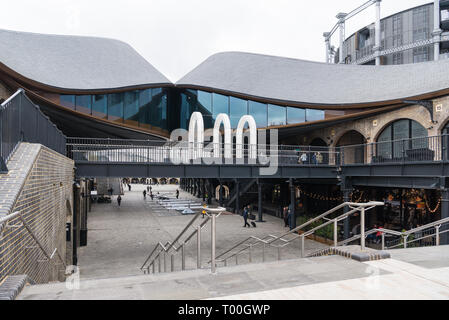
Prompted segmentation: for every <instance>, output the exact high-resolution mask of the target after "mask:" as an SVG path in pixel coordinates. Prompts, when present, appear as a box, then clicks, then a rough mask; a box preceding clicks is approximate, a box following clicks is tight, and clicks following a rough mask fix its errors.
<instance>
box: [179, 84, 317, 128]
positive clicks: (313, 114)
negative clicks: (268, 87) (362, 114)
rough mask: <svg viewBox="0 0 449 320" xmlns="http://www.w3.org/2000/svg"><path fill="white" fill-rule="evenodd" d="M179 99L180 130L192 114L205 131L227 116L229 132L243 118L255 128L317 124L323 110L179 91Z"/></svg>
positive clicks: (215, 94) (185, 90) (187, 123)
mask: <svg viewBox="0 0 449 320" xmlns="http://www.w3.org/2000/svg"><path fill="white" fill-rule="evenodd" d="M180 99H181V100H180V107H179V111H180V118H179V119H180V127H181V128H184V129H188V125H189V120H190V115H191V114H192V112H195V111H199V112H201V113H202V115H203V119H204V127H205V129H208V128H213V126H214V123H215V119H216V116H217V115H218V114H220V113H225V114H227V115H228V116H229V119H230V120H231V127H232V128H233V129H236V128H237V125H238V122H239V121H240V118H241V117H242V116H244V115H251V116H253V117H254V120H255V121H256V124H257V127H258V128H265V127H270V126H283V125H286V124H298V123H303V122H305V121H317V120H323V119H324V117H325V112H324V111H323V110H314V109H307V110H306V109H302V108H296V107H285V106H279V105H274V104H266V103H262V102H256V101H253V100H246V99H241V98H237V97H233V96H226V95H222V94H218V93H209V92H205V91H201V90H190V89H189V90H187V89H184V90H181V92H180ZM175 109H176V108H175ZM173 129H174V128H173Z"/></svg>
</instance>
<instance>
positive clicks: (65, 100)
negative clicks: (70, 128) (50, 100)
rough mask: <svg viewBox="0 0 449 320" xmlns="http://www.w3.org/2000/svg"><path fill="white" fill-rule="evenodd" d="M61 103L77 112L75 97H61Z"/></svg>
mask: <svg viewBox="0 0 449 320" xmlns="http://www.w3.org/2000/svg"><path fill="white" fill-rule="evenodd" d="M59 103H60V104H61V105H63V106H64V107H66V108H69V109H72V110H75V96H74V95H60V96H59Z"/></svg>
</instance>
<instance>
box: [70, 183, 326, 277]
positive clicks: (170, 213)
mask: <svg viewBox="0 0 449 320" xmlns="http://www.w3.org/2000/svg"><path fill="white" fill-rule="evenodd" d="M152 188H153V194H157V192H160V193H161V194H166V195H169V196H171V197H174V195H175V192H176V189H178V186H175V185H158V186H154V185H153V186H152ZM144 189H146V186H144V185H139V184H133V185H132V188H131V191H128V189H127V188H125V194H124V196H122V203H121V206H120V207H119V206H118V205H117V201H116V197H115V196H114V197H113V201H112V203H110V204H105V203H101V204H94V205H93V206H92V211H91V212H90V213H89V216H88V243H87V246H86V247H81V248H80V249H79V259H78V264H79V268H80V272H81V278H82V279H90V278H108V277H118V276H129V275H139V274H142V272H141V270H140V269H139V268H140V266H141V265H142V263H143V262H144V261H145V258H146V256H147V255H148V254H149V253H150V252H151V251H152V250H153V248H154V247H155V245H156V244H157V243H158V242H159V241H160V242H163V243H165V242H166V241H172V240H173V239H174V238H175V237H176V236H177V235H178V234H179V233H180V232H181V231H182V229H183V228H184V227H185V226H186V225H187V223H188V221H190V220H191V219H192V215H182V214H181V213H179V212H177V211H175V210H167V209H165V208H162V207H161V206H159V205H157V204H156V201H155V200H154V201H151V199H150V197H149V196H147V197H146V200H144V198H143V194H142V192H143V190H144ZM180 199H196V200H199V199H197V198H195V197H193V196H192V195H191V194H189V193H187V192H184V191H182V190H180ZM199 220H200V221H199V222H201V218H199ZM264 220H266V222H264V223H257V227H256V228H243V218H242V217H241V216H239V215H234V214H229V213H228V214H222V215H221V216H220V217H219V218H218V220H217V246H216V248H217V249H216V250H217V254H219V253H220V252H222V251H224V250H225V249H227V248H229V247H230V246H231V245H233V244H236V243H237V242H239V241H241V240H244V239H245V238H247V237H249V236H258V237H261V236H266V235H268V234H274V235H278V234H281V233H283V232H285V231H288V229H287V228H284V225H283V221H282V220H281V219H279V218H276V217H272V216H269V215H265V216H264ZM195 223H197V222H195ZM209 227H210V223H208V224H207V225H206V226H205V228H204V229H203V231H202V241H201V242H202V244H201V247H202V265H203V266H204V267H207V262H208V261H209V260H210V233H211V232H210V228H209ZM192 231H193V228H192V229H191V231H189V232H192ZM321 247H324V245H322V244H320V243H316V242H314V241H309V240H306V249H308V250H314V249H319V248H321ZM270 249H271V250H270ZM270 249H267V250H266V260H267V261H273V260H276V259H277V254H278V253H277V251H275V249H274V248H270ZM257 250H259V251H257ZM261 250H262V249H261V248H259V249H257V248H256V249H255V250H254V251H253V254H252V257H253V259H252V261H253V262H258V261H259V262H262V253H261ZM299 254H300V251H299V240H295V241H294V242H292V245H291V246H289V247H286V248H284V249H283V250H282V251H281V258H282V259H293V258H298V257H299ZM169 260H170V259H169V258H167V261H168V264H169V263H170V261H169ZM248 261H249V258H248V255H242V256H240V257H239V264H241V263H248ZM232 264H235V259H233V260H232V261H229V263H228V265H232ZM186 267H187V269H195V268H196V238H193V239H192V241H191V242H190V244H189V245H188V246H187V247H186ZM169 268H170V267H168V269H169ZM180 268H181V260H180V254H178V255H177V256H176V257H175V270H179V269H180Z"/></svg>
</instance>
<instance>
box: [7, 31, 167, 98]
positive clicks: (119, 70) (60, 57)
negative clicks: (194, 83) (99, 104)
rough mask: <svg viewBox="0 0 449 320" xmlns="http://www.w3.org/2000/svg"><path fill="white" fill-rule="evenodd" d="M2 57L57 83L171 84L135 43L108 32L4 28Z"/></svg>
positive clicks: (86, 87)
mask: <svg viewBox="0 0 449 320" xmlns="http://www.w3.org/2000/svg"><path fill="white" fill-rule="evenodd" d="M0 62H1V63H2V64H4V65H5V66H6V67H8V68H10V69H12V70H13V71H15V72H17V73H19V74H20V75H22V76H23V77H26V78H28V79H31V80H33V81H36V82H39V83H42V84H45V85H48V86H51V87H56V88H64V89H74V90H77V89H78V90H95V89H97V90H98V89H116V88H125V87H132V86H140V85H149V84H151V85H154V84H171V82H170V80H168V79H167V78H166V77H165V76H164V75H162V74H161V73H160V72H159V71H158V70H156V69H155V68H154V67H153V66H152V65H151V64H150V63H148V62H147V61H146V60H145V59H144V58H143V57H142V56H141V55H139V54H138V53H137V52H136V51H135V50H134V49H133V48H132V47H131V46H129V45H128V44H126V43H124V42H122V41H119V40H112V39H106V38H97V37H82V36H61V35H47V34H38V33H28V32H17V31H9V30H0Z"/></svg>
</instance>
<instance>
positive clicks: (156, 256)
mask: <svg viewBox="0 0 449 320" xmlns="http://www.w3.org/2000/svg"><path fill="white" fill-rule="evenodd" d="M200 215H201V212H197V213H196V214H195V215H194V216H193V218H192V219H191V220H190V221H189V223H188V224H187V225H186V226H185V227H184V229H183V230H182V231H181V232H180V233H179V234H178V236H176V238H175V240H173V242H170V241H167V243H166V244H165V245H164V244H162V243H161V242H159V243H157V244H156V246H155V247H154V249H153V251H151V253H150V254H149V255H148V257H147V258H146V259H145V262H144V263H143V264H142V266H141V267H140V270H144V269H145V268H146V270H147V271H149V269H150V267H151V266H153V265H154V263H155V262H156V260H157V259H159V257H160V255H161V254H162V253H164V254H167V253H169V252H170V250H174V252H175V253H177V252H179V250H181V249H183V248H184V246H185V245H186V244H187V243H189V241H190V240H191V238H192V237H193V236H195V235H196V234H197V233H198V232H200V231H201V230H202V229H203V228H204V226H205V225H206V224H207V222H208V221H209V220H210V218H209V217H208V216H206V218H205V220H204V221H202V222H201V223H200V224H199V225H198V226H197V227H196V228H195V230H194V231H193V232H192V233H191V234H189V235H188V236H187V237H186V238H185V240H183V241H182V243H180V244H179V245H178V246H176V244H177V243H178V242H179V239H180V238H181V237H182V236H183V235H184V234H185V233H186V232H187V230H188V229H189V227H191V226H192V224H193V223H194V222H195V220H196V219H197V218H198V217H199V216H200ZM158 249H160V250H159V251H158V252H157V254H155V252H156V251H157V250H158ZM151 257H153V258H152V259H151ZM150 259H151V261H150ZM148 261H150V262H148ZM184 262H185V260H184V256H183V261H182V263H183V266H184Z"/></svg>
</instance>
